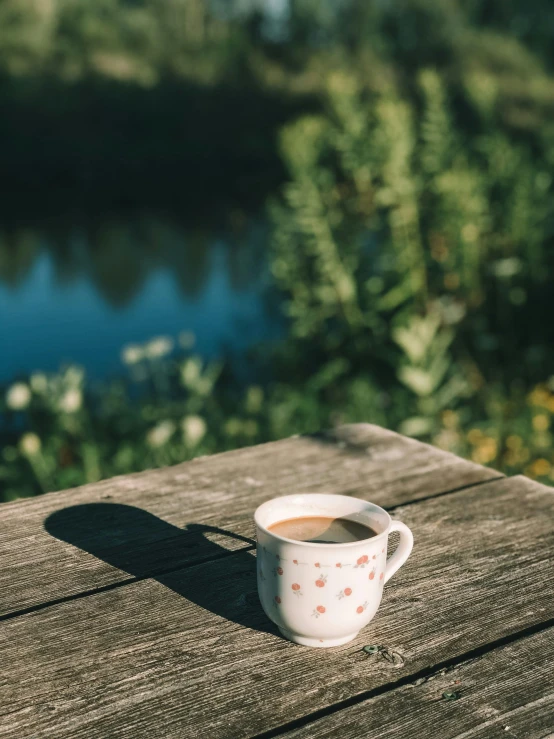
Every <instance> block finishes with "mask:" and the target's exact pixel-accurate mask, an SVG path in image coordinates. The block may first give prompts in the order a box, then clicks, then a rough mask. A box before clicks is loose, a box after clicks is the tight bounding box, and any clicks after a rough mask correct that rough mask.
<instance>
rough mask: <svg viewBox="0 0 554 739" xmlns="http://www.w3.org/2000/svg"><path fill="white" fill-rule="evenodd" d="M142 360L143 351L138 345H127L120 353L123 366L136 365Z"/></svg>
mask: <svg viewBox="0 0 554 739" xmlns="http://www.w3.org/2000/svg"><path fill="white" fill-rule="evenodd" d="M141 359H144V349H143V348H142V347H141V346H139V345H138V344H127V346H124V347H123V349H122V351H121V361H122V362H123V363H124V364H137V362H140V361H141Z"/></svg>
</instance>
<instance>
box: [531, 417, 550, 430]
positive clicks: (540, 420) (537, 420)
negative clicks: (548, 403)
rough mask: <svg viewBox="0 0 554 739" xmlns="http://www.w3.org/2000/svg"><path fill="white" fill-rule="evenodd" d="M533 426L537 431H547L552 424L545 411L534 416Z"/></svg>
mask: <svg viewBox="0 0 554 739" xmlns="http://www.w3.org/2000/svg"><path fill="white" fill-rule="evenodd" d="M532 423H533V428H534V429H535V431H546V429H547V428H548V427H549V426H550V419H549V418H548V416H547V415H546V414H544V413H539V414H538V415H537V416H533V422H532Z"/></svg>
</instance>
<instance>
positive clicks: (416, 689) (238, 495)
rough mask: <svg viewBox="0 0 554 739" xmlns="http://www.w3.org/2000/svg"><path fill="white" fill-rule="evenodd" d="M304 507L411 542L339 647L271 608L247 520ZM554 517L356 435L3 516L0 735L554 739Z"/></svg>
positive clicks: (512, 486) (416, 450)
mask: <svg viewBox="0 0 554 739" xmlns="http://www.w3.org/2000/svg"><path fill="white" fill-rule="evenodd" d="M292 491H299V492H300V491H302V492H327V493H343V494H345V495H354V496H357V497H361V498H367V499H371V500H372V501H374V502H376V503H378V504H380V505H382V506H384V507H385V508H387V509H388V510H389V511H390V512H391V513H392V515H393V517H394V518H397V519H400V520H402V521H404V522H405V523H406V524H408V525H409V526H410V528H411V529H412V531H413V532H414V535H415V546H414V550H413V553H412V556H411V558H410V559H409V560H408V562H407V564H406V565H405V566H404V567H403V568H402V569H401V570H400V572H399V573H398V574H397V575H396V576H395V577H394V578H393V579H392V580H391V582H390V584H389V585H387V586H386V588H385V593H384V598H383V602H382V605H381V608H380V610H379V612H378V613H377V616H376V617H375V619H374V621H373V622H372V623H371V624H370V625H369V626H368V627H367V628H366V629H364V630H363V631H362V632H361V634H360V635H359V637H358V638H357V639H356V640H355V641H354V642H351V643H350V644H347V645H345V646H343V647H337V648H335V649H330V650H313V649H308V648H304V647H299V646H296V645H294V644H291V643H289V642H287V641H285V640H284V639H282V638H281V637H280V636H279V635H278V634H277V632H276V629H275V628H274V627H273V625H272V624H271V623H270V622H268V620H267V619H266V617H265V616H264V614H263V612H262V611H261V608H260V606H259V603H258V598H257V594H256V578H255V567H254V565H255V560H254V557H255V543H254V541H253V538H252V537H253V534H254V530H253V523H252V513H253V511H254V509H255V508H256V506H257V505H258V504H259V503H260V502H262V501H264V500H267V499H269V498H271V497H274V496H277V495H281V494H287V493H290V492H292ZM553 503H554V493H553V491H552V489H550V488H547V487H544V486H542V485H539V484H537V483H534V482H531V481H530V480H528V479H526V478H524V477H514V478H510V479H507V478H505V477H503V476H502V475H500V474H499V473H497V472H495V471H493V470H489V469H485V468H483V467H480V466H478V465H475V464H472V463H470V462H467V461H464V460H462V459H459V458H457V457H454V456H452V455H450V454H447V453H445V452H442V451H440V450H437V449H434V448H432V447H429V446H426V445H425V444H421V443H419V442H417V441H414V440H410V439H406V438H404V437H402V436H399V435H397V434H394V433H391V432H389V431H385V430H383V429H380V428H377V427H375V426H368V425H356V426H347V427H344V428H342V429H340V430H339V431H337V432H335V433H334V434H332V435H328V436H326V437H321V438H293V439H287V440H285V441H281V442H277V443H274V444H266V445H262V446H258V447H254V448H251V449H243V450H240V451H236V452H230V453H227V454H221V455H217V456H214V457H208V458H203V459H199V460H195V461H193V462H189V463H187V464H183V465H179V466H177V467H172V468H169V469H163V470H155V471H151V472H146V473H142V474H139V475H131V476H126V477H119V478H116V479H114V480H107V481H105V482H101V483H98V484H95V485H88V486H85V487H82V488H78V489H76V490H68V491H64V492H60V493H53V494H49V495H45V496H43V497H39V498H34V499H32V500H26V501H20V502H15V503H8V504H5V505H3V506H0V564H1V567H0V614H1V619H2V623H1V624H0V737H9V738H10V739H23V738H24V737H33V738H39V737H48V739H58V738H60V737H64V738H65V737H71V738H73V737H83V738H86V739H95V738H98V739H110V738H111V737H116V738H118V737H125V738H127V737H129V738H130V737H133V739H135V738H136V737H149V739H150V738H151V739H157V738H158V737H202V738H203V739H204V738H206V739H217V738H218V737H225V738H227V737H233V738H234V737H252V736H256V737H277V736H278V737H283V738H284V739H292V737H294V738H295V739H300V737H302V738H303V739H308V738H310V739H311V738H312V737H317V738H318V739H321V738H322V737H341V738H346V739H348V738H351V737H364V739H368V738H370V737H379V739H384V738H386V737H395V738H397V737H426V738H429V737H431V738H434V737H438V738H440V739H448V737H464V739H465V738H469V737H471V739H474V738H475V737H502V738H503V739H513V738H514V737H517V738H518V739H532V738H533V737H537V738H538V737H545V736H548V735H550V734H551V732H553V731H554V677H553V675H554V666H553V665H554V663H553V659H554V639H553V636H554V619H553V617H554V581H553V575H554V570H553V567H552V559H553V551H554V541H553V533H552V530H553V526H552V523H553V515H552V513H553ZM364 646H372V647H374V649H371V650H369V653H368V652H367V651H364V650H363V647H364Z"/></svg>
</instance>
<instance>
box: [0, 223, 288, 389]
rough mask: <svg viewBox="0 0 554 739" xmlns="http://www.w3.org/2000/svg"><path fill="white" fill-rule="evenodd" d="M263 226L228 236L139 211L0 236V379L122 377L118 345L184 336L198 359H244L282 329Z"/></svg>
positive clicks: (246, 225)
mask: <svg viewBox="0 0 554 739" xmlns="http://www.w3.org/2000/svg"><path fill="white" fill-rule="evenodd" d="M266 258H267V227H266V226H265V225H264V223H263V222H261V221H256V220H255V219H254V220H252V221H249V222H247V223H244V222H243V223H241V224H239V225H238V226H237V227H236V228H234V229H232V230H227V231H223V232H219V231H214V232H209V231H206V230H204V231H202V232H199V231H195V232H187V230H186V228H184V227H182V226H180V225H175V224H174V223H171V222H168V221H166V220H164V219H160V218H155V217H142V216H141V217H140V218H136V219H128V220H126V221H118V222H111V223H103V224H95V225H88V226H86V227H85V226H82V225H80V226H71V227H70V228H63V229H49V230H46V231H45V230H38V231H37V230H32V229H26V230H19V231H12V232H10V233H2V232H0V347H1V349H0V351H1V354H0V383H2V384H4V383H6V382H10V381H12V380H13V379H15V378H16V377H18V376H24V375H26V374H28V373H29V372H31V371H34V370H43V371H46V372H52V371H56V370H57V369H58V368H59V367H60V366H62V365H64V364H66V363H77V364H79V365H81V366H83V367H84V368H85V369H86V371H87V374H88V375H89V376H91V377H93V378H95V379H102V378H106V377H109V376H114V375H117V374H121V373H122V372H123V364H122V361H121V358H120V357H121V350H122V348H123V347H124V346H125V345H126V344H129V343H137V342H138V343H140V342H144V341H147V340H148V339H151V338H152V337H155V336H160V335H165V336H171V337H174V338H176V337H177V335H178V334H179V333H180V332H183V331H190V332H192V333H193V334H194V335H195V337H196V344H195V351H197V352H198V353H199V354H200V355H202V356H203V357H205V358H213V357H222V356H230V357H234V358H235V360H240V358H241V357H242V358H244V355H245V353H246V352H247V350H248V349H249V348H250V347H252V346H253V345H255V344H257V343H259V342H261V341H264V340H267V339H271V338H273V337H276V336H278V335H279V333H280V331H281V330H282V319H281V318H280V316H279V312H278V310H277V309H276V308H275V305H274V301H271V300H270V299H269V297H268V292H269V290H268V288H269V276H268V269H267V263H266Z"/></svg>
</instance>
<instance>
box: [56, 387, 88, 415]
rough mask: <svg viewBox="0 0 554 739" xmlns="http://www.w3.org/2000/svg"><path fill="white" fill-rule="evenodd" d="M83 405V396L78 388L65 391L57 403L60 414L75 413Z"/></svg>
mask: <svg viewBox="0 0 554 739" xmlns="http://www.w3.org/2000/svg"><path fill="white" fill-rule="evenodd" d="M82 404H83V394H82V392H81V391H80V390H79V389H78V388H76V387H75V388H70V389H69V390H66V391H65V393H64V394H63V395H62V397H61V398H60V401H59V404H58V405H59V409H60V410H61V411H62V413H76V412H77V411H78V410H79V409H80V408H81V406H82Z"/></svg>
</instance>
